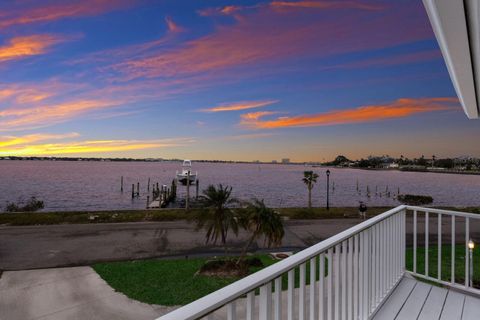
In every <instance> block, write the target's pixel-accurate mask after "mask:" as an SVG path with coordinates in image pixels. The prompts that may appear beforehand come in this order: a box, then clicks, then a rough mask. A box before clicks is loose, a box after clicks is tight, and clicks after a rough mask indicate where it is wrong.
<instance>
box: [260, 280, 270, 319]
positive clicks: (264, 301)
mask: <svg viewBox="0 0 480 320" xmlns="http://www.w3.org/2000/svg"><path fill="white" fill-rule="evenodd" d="M271 316H272V283H271V282H269V283H266V284H264V285H263V286H261V287H260V305H259V319H261V320H270V319H271Z"/></svg>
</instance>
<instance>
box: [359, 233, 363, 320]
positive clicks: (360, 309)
mask: <svg viewBox="0 0 480 320" xmlns="http://www.w3.org/2000/svg"><path fill="white" fill-rule="evenodd" d="M359 250H360V251H359V255H358V266H359V270H358V273H359V277H358V278H359V281H358V317H359V318H361V317H363V304H364V303H363V301H364V300H365V296H364V291H363V286H364V283H365V257H364V255H365V231H363V232H361V233H360V235H359Z"/></svg>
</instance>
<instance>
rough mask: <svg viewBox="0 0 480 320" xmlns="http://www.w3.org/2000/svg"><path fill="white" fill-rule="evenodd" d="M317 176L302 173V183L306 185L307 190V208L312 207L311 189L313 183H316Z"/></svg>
mask: <svg viewBox="0 0 480 320" xmlns="http://www.w3.org/2000/svg"><path fill="white" fill-rule="evenodd" d="M317 178H318V174H316V173H314V172H313V171H304V172H303V179H302V181H303V182H304V183H305V184H306V185H307V189H308V207H309V208H311V207H312V189H313V186H314V184H315V183H317Z"/></svg>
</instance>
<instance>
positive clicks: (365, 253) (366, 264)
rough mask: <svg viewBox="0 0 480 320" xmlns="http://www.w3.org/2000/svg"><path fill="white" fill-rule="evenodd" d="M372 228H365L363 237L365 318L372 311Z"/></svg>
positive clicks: (363, 308)
mask: <svg viewBox="0 0 480 320" xmlns="http://www.w3.org/2000/svg"><path fill="white" fill-rule="evenodd" d="M369 238H370V229H367V230H365V232H364V239H363V242H364V243H363V247H362V249H363V295H364V297H363V307H362V310H363V315H362V317H363V318H364V319H366V318H368V314H369V313H370V312H369V310H368V306H369V302H370V299H369V294H368V288H369V284H370V278H369V274H370V268H369V262H370V248H369V245H370V241H369V240H370V239H369Z"/></svg>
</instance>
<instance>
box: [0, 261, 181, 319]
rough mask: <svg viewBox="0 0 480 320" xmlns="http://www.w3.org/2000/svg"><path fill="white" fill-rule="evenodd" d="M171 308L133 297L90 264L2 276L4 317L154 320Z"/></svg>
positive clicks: (0, 288)
mask: <svg viewBox="0 0 480 320" xmlns="http://www.w3.org/2000/svg"><path fill="white" fill-rule="evenodd" d="M171 310H173V307H162V306H155V305H148V304H145V303H140V302H137V301H134V300H130V299H129V298H127V297H126V296H124V295H123V294H120V293H117V292H115V291H114V290H113V289H112V288H111V287H110V286H108V285H107V284H106V283H105V281H103V280H102V279H101V278H100V277H99V276H98V274H97V273H96V272H95V271H94V270H93V269H92V268H90V267H75V268H59V269H40V270H29V271H8V272H4V273H3V275H2V277H1V278H0V319H1V320H65V319H69V320H77V319H78V320H97V319H98V320H106V319H115V320H130V319H132V320H134V319H135V320H142V319H145V320H152V319H156V318H157V317H159V316H161V315H163V314H165V313H167V312H169V311H171Z"/></svg>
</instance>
